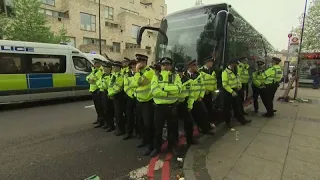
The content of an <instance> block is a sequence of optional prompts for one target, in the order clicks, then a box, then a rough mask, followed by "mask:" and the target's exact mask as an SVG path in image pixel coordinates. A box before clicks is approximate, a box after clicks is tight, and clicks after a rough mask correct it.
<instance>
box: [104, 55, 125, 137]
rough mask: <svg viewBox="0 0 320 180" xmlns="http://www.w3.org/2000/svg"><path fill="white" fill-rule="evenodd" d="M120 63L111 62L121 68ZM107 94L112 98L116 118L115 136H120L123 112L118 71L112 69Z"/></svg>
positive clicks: (121, 89) (123, 130) (123, 124)
mask: <svg viewBox="0 0 320 180" xmlns="http://www.w3.org/2000/svg"><path fill="white" fill-rule="evenodd" d="M121 66H122V64H121V62H119V61H115V62H114V63H113V67H119V68H121ZM108 96H109V97H110V98H111V99H113V105H114V115H115V120H116V132H115V135H116V136H121V135H123V134H124V133H125V122H124V121H125V119H124V116H123V112H124V92H123V75H122V73H121V72H120V70H119V71H117V72H116V71H113V72H112V76H111V80H110V83H109V87H108Z"/></svg>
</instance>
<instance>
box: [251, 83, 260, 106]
mask: <svg viewBox="0 0 320 180" xmlns="http://www.w3.org/2000/svg"><path fill="white" fill-rule="evenodd" d="M252 91H253V107H254V110H255V111H258V110H259V103H258V98H259V96H260V95H261V92H262V89H261V88H258V87H256V86H255V85H252Z"/></svg>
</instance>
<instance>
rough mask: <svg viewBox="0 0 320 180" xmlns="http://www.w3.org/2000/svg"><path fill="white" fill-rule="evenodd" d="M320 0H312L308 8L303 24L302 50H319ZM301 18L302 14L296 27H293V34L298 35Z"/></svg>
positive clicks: (299, 33)
mask: <svg viewBox="0 0 320 180" xmlns="http://www.w3.org/2000/svg"><path fill="white" fill-rule="evenodd" d="M319 17H320V1H314V2H313V4H312V5H311V6H310V7H309V8H308V11H307V14H306V18H305V26H304V34H303V41H302V51H320V43H319V38H320V19H319ZM302 18H303V15H301V16H300V18H299V19H300V24H299V26H298V27H295V28H294V29H293V31H292V32H293V34H296V35H297V36H299V37H300V35H301V28H302Z"/></svg>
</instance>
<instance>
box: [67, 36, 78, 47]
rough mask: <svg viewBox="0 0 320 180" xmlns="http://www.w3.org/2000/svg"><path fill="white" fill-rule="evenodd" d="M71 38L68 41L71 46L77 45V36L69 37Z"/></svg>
mask: <svg viewBox="0 0 320 180" xmlns="http://www.w3.org/2000/svg"><path fill="white" fill-rule="evenodd" d="M68 38H69V42H68V43H67V44H68V45H70V46H73V47H76V38H74V37H68Z"/></svg>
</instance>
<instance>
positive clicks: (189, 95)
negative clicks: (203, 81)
mask: <svg viewBox="0 0 320 180" xmlns="http://www.w3.org/2000/svg"><path fill="white" fill-rule="evenodd" d="M175 71H176V72H177V74H178V75H179V76H180V79H181V83H182V88H181V93H180V94H179V99H178V101H179V104H178V109H177V112H178V117H180V118H182V119H183V122H184V123H183V125H184V132H185V136H186V139H187V144H188V145H189V146H190V145H192V144H198V141H197V140H196V139H195V138H193V118H192V115H191V111H192V108H193V103H194V95H193V86H192V85H193V82H194V81H193V80H192V79H190V78H188V77H187V76H185V75H184V71H185V66H184V65H183V64H177V65H176V67H175Z"/></svg>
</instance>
